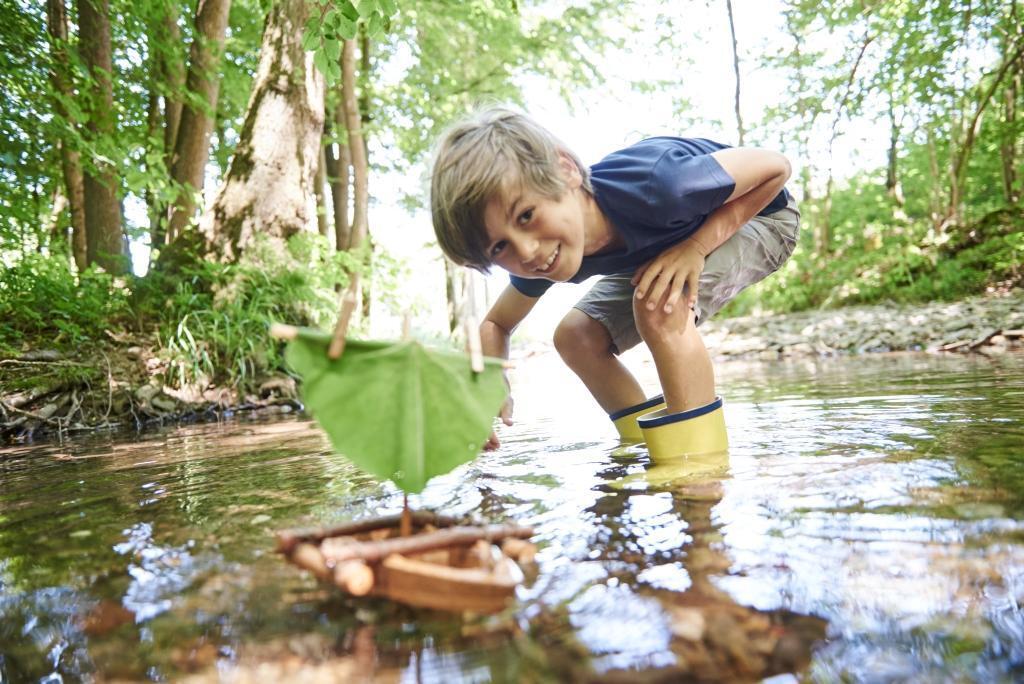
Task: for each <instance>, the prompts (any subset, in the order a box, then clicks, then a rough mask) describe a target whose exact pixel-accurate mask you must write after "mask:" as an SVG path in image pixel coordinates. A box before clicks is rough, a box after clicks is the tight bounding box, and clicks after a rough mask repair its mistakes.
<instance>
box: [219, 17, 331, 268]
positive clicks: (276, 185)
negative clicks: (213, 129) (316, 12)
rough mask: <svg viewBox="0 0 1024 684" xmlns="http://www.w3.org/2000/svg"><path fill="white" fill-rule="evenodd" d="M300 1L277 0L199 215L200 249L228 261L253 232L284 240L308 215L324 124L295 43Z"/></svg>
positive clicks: (306, 58)
mask: <svg viewBox="0 0 1024 684" xmlns="http://www.w3.org/2000/svg"><path fill="white" fill-rule="evenodd" d="M307 16H308V6H307V3H306V2H305V0H279V2H276V3H275V4H274V5H273V7H272V8H271V10H270V14H269V16H268V17H267V25H266V28H265V30H264V32H263V45H262V47H261V49H260V63H259V67H258V69H257V72H256V78H255V81H254V83H253V88H252V94H251V95H250V97H249V104H248V107H247V110H246V113H245V122H244V124H243V125H242V130H241V134H240V136H239V141H238V146H237V147H236V149H235V154H234V157H233V158H232V160H231V166H230V169H229V170H228V174H227V176H226V177H225V179H224V183H223V184H222V185H221V187H220V190H219V191H218V193H217V198H216V199H215V200H214V202H213V204H212V205H211V206H210V208H209V209H208V210H207V211H206V212H205V213H204V215H203V218H202V220H201V221H200V228H201V233H202V236H203V237H204V239H205V245H204V246H203V249H205V251H207V252H208V253H210V254H211V255H213V256H216V257H217V258H219V259H221V260H224V261H236V260H238V258H239V257H240V256H241V255H242V252H243V251H244V250H245V249H246V248H247V247H248V246H249V245H251V244H252V242H253V241H254V239H255V238H256V236H257V235H258V234H262V235H264V236H266V237H268V238H271V239H282V240H283V239H287V238H289V237H291V236H292V235H294V234H296V233H298V232H300V231H303V230H308V229H310V228H311V227H312V226H313V225H315V222H316V217H315V216H312V215H310V212H309V208H310V207H311V206H312V205H313V201H312V195H313V183H314V177H315V175H316V166H317V163H318V160H319V159H320V144H321V140H322V136H323V126H324V78H323V75H322V74H321V73H320V71H319V70H317V69H316V67H315V66H314V65H313V53H312V52H306V51H305V50H303V49H302V45H301V37H302V27H303V25H304V24H305V22H306V19H307Z"/></svg>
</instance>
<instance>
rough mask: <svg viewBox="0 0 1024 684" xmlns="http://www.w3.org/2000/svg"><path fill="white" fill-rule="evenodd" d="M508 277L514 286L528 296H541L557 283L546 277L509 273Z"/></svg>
mask: <svg viewBox="0 0 1024 684" xmlns="http://www.w3.org/2000/svg"><path fill="white" fill-rule="evenodd" d="M508 279H509V282H510V283H512V287H514V288H516V289H517V290H519V293H520V294H524V295H526V296H527V297H540V296H541V295H542V294H544V293H545V292H547V291H548V288H550V287H551V286H552V285H554V284H555V283H554V282H552V281H550V280H545V279H544V278H521V277H519V276H516V275H509V277H508Z"/></svg>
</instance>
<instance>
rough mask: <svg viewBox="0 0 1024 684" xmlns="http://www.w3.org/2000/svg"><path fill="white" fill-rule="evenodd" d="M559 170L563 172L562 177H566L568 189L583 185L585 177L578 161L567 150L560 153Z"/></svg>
mask: <svg viewBox="0 0 1024 684" xmlns="http://www.w3.org/2000/svg"><path fill="white" fill-rule="evenodd" d="M558 170H559V171H560V172H561V173H562V178H564V179H565V186H566V189H567V190H575V189H576V188H578V187H580V186H581V185H583V177H582V176H581V175H580V170H579V167H577V166H576V162H574V161H573V160H572V158H571V157H570V156H569V155H567V154H566V153H565V152H561V151H560V152H559V153H558Z"/></svg>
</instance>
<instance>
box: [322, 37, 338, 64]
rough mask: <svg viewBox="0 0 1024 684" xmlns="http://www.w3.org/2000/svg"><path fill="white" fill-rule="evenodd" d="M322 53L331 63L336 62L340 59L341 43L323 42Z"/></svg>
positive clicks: (335, 41)
mask: <svg viewBox="0 0 1024 684" xmlns="http://www.w3.org/2000/svg"><path fill="white" fill-rule="evenodd" d="M324 52H326V53H327V57H328V58H329V59H330V60H331V61H332V62H337V61H338V58H339V57H341V41H338V40H325V41H324Z"/></svg>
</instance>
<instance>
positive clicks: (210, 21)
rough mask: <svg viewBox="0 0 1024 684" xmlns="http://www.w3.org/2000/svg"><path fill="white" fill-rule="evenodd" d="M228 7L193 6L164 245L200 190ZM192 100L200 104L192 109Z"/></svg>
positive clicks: (215, 1)
mask: <svg viewBox="0 0 1024 684" xmlns="http://www.w3.org/2000/svg"><path fill="white" fill-rule="evenodd" d="M230 7H231V0H200V2H199V6H198V7H197V8H196V20H195V27H196V28H195V39H194V40H193V41H192V47H191V49H190V50H189V65H188V76H187V78H186V88H187V91H188V92H189V93H191V95H192V97H191V98H190V101H189V102H187V103H186V104H185V106H184V107H183V108H182V111H181V124H180V125H179V128H178V134H177V136H176V139H175V141H174V156H173V161H174V164H173V166H172V167H171V177H172V178H173V180H174V182H175V183H176V184H177V185H178V186H179V190H178V197H177V199H176V200H175V202H174V208H173V209H172V213H171V220H170V223H169V224H168V226H167V242H168V243H170V242H173V241H174V239H175V238H176V237H177V236H178V235H180V234H181V232H182V231H183V230H184V229H185V228H186V227H187V226H188V224H189V223H190V222H191V221H192V217H193V216H194V215H195V212H196V202H195V197H196V194H197V193H201V192H202V191H203V176H204V173H205V171H206V161H207V159H208V158H209V156H210V134H211V133H213V123H214V117H215V116H216V112H217V92H218V90H219V89H220V68H219V67H220V55H221V52H222V51H223V49H224V32H225V31H226V30H227V25H228V10H229V9H230ZM196 101H199V102H202V103H203V104H202V105H197V104H196Z"/></svg>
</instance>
